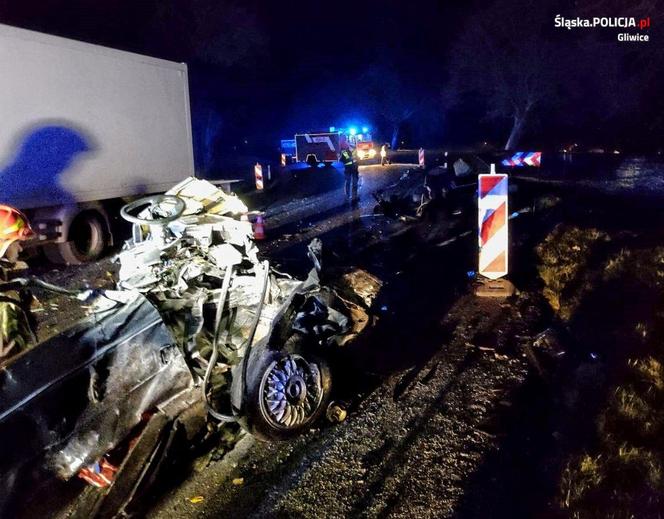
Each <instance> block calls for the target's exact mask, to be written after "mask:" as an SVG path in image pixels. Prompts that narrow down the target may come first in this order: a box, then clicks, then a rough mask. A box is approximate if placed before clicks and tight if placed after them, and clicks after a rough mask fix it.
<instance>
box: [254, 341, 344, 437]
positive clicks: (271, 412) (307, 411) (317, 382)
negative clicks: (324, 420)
mask: <svg viewBox="0 0 664 519" xmlns="http://www.w3.org/2000/svg"><path fill="white" fill-rule="evenodd" d="M302 346H303V341H302V337H301V336H299V335H294V336H292V337H291V338H290V339H289V340H288V341H286V344H285V345H284V349H283V350H279V351H275V350H265V351H263V352H262V353H261V355H260V357H259V358H258V359H256V360H255V361H254V363H253V366H252V367H251V368H250V370H249V373H248V375H249V376H248V380H247V385H248V388H247V402H246V414H247V416H246V427H247V429H248V430H249V432H251V433H252V434H253V435H254V436H256V437H258V438H260V439H263V440H286V439H288V438H292V437H294V436H296V435H298V434H301V433H302V432H305V431H307V430H308V429H309V428H310V427H311V426H312V424H313V423H314V422H315V421H316V420H318V418H319V417H320V416H321V415H322V414H323V412H324V411H325V409H326V407H327V404H328V402H329V399H330V391H331V389H332V380H331V376H330V369H329V367H328V365H327V362H325V361H324V360H323V359H321V358H319V357H317V356H315V355H312V354H311V353H309V352H308V351H307V350H306V349H304V348H303V347H302Z"/></svg>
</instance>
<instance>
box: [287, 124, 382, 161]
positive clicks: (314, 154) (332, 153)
mask: <svg viewBox="0 0 664 519" xmlns="http://www.w3.org/2000/svg"><path fill="white" fill-rule="evenodd" d="M282 142H283V141H282ZM345 146H350V148H351V149H353V150H355V152H356V156H357V159H358V160H367V159H373V158H374V157H375V156H376V149H375V147H374V143H373V141H372V139H371V133H370V132H369V130H368V128H366V127H364V128H362V131H361V132H358V131H357V129H356V128H349V129H343V128H339V129H336V128H334V127H333V126H332V127H330V131H327V132H312V133H300V134H296V135H295V159H296V160H297V161H298V162H306V163H307V164H309V165H310V166H312V167H315V166H316V165H318V164H319V163H321V162H322V163H324V164H325V165H326V166H329V165H331V164H332V162H335V161H337V160H339V157H340V155H341V151H342V150H343V148H344V147H345Z"/></svg>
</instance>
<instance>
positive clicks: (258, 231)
mask: <svg viewBox="0 0 664 519" xmlns="http://www.w3.org/2000/svg"><path fill="white" fill-rule="evenodd" d="M254 239H255V240H264V239H265V226H264V225H263V215H260V214H259V215H257V216H256V223H254Z"/></svg>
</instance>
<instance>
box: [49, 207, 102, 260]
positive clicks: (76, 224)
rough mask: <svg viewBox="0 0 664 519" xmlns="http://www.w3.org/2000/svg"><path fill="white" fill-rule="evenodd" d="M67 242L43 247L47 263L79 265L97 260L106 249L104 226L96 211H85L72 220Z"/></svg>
mask: <svg viewBox="0 0 664 519" xmlns="http://www.w3.org/2000/svg"><path fill="white" fill-rule="evenodd" d="M68 237H69V240H68V241H66V242H63V243H51V244H48V245H45V246H44V253H45V254H46V257H47V258H48V260H49V261H51V262H53V263H58V264H61V265H80V264H81V263H87V262H89V261H94V260H96V259H99V257H100V256H101V255H102V253H103V252H104V249H106V245H107V243H108V236H107V231H106V225H105V224H104V220H103V218H102V217H101V215H100V214H99V213H97V212H96V211H85V212H83V213H80V214H79V215H77V216H76V218H74V220H73V221H72V223H71V225H70V227H69V233H68Z"/></svg>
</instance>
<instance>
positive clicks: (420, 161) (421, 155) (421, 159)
mask: <svg viewBox="0 0 664 519" xmlns="http://www.w3.org/2000/svg"><path fill="white" fill-rule="evenodd" d="M417 162H418V164H419V165H420V166H421V167H424V150H423V149H422V148H420V149H419V150H418V152H417Z"/></svg>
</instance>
